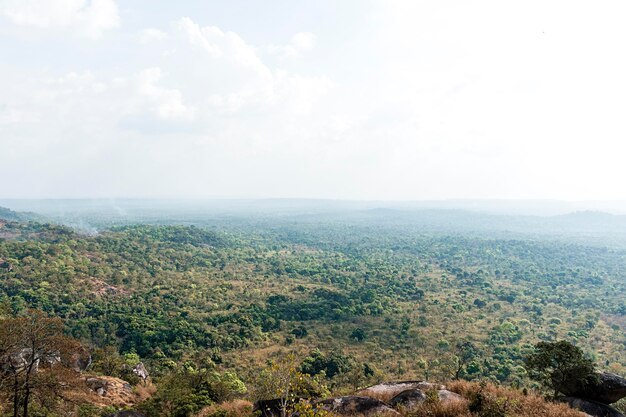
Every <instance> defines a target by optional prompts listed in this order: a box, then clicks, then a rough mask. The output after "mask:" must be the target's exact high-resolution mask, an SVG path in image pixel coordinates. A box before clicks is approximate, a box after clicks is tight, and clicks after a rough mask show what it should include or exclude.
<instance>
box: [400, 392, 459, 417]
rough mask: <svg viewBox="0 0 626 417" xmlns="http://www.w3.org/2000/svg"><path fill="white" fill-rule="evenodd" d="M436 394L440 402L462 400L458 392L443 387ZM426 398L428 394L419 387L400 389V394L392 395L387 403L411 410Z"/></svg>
mask: <svg viewBox="0 0 626 417" xmlns="http://www.w3.org/2000/svg"><path fill="white" fill-rule="evenodd" d="M437 396H438V397H439V401H441V402H442V403H450V402H457V401H462V400H463V397H461V396H460V395H459V394H456V393H454V392H452V391H448V390H445V389H440V390H437ZM427 399H428V395H427V394H426V392H424V391H423V390H421V389H419V388H414V389H408V390H406V391H402V392H401V393H400V394H398V395H396V396H395V397H393V398H392V399H391V400H390V401H389V405H391V406H392V407H394V408H404V409H406V410H408V411H411V410H412V409H414V408H415V407H416V406H418V405H419V404H420V403H422V402H424V401H426V400H427Z"/></svg>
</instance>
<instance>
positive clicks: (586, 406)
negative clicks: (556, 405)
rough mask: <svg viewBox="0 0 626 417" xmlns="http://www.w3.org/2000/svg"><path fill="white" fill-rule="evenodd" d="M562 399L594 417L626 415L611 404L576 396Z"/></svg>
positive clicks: (622, 416) (619, 416) (621, 416)
mask: <svg viewBox="0 0 626 417" xmlns="http://www.w3.org/2000/svg"><path fill="white" fill-rule="evenodd" d="M560 400H561V401H563V402H566V403H568V404H569V405H570V406H571V407H572V408H576V409H578V410H580V411H582V412H583V413H587V414H589V415H590V416H593V417H625V416H624V415H623V414H622V413H620V412H619V411H617V410H616V409H614V408H613V407H611V406H610V405H606V404H602V403H599V402H595V401H589V400H583V399H581V398H574V397H562V398H561V399H560Z"/></svg>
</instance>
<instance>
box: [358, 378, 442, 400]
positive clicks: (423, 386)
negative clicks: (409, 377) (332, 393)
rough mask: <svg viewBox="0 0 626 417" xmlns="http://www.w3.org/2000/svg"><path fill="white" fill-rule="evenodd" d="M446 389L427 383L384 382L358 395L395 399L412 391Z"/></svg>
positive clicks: (363, 390) (365, 389)
mask: <svg viewBox="0 0 626 417" xmlns="http://www.w3.org/2000/svg"><path fill="white" fill-rule="evenodd" d="M445 388H446V387H445V386H443V385H439V384H432V383H430V382H426V381H397V382H383V383H382V384H377V385H372V386H370V387H367V388H364V389H362V390H361V391H359V392H358V393H357V395H364V396H373V397H376V398H381V397H382V398H385V399H389V398H393V397H394V396H396V395H398V394H400V393H401V392H403V391H406V390H411V389H420V390H422V391H426V390H435V389H445Z"/></svg>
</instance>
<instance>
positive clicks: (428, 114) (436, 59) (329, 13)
mask: <svg viewBox="0 0 626 417" xmlns="http://www.w3.org/2000/svg"><path fill="white" fill-rule="evenodd" d="M625 14H626V3H624V2H623V1H622V0H615V1H611V0H599V1H595V2H590V1H577V0H563V1H560V0H548V1H546V0H542V1H535V0H527V1H524V2H513V1H502V0H494V1H480V0H477V1H465V0H460V1H451V0H438V1H419V0H410V1H409V0H407V1H400V0H342V1H340V2H338V1H336V0H316V1H307V2H304V1H293V0H281V1H278V0H263V1H261V0H258V1H243V0H229V1H227V2H224V1H210V0H179V1H175V2H173V1H169V0H0V179H1V180H2V182H1V186H0V198H133V197H137V198H141V197H151V198H152V197H158V198H162V197H165V198H167V197H171V198H177V197H179V198H182V197H184V198H211V197H218V198H329V199H357V200H433V199H434V200H440V199H551V200H626V187H625V186H624V185H623V182H624V180H626V163H624V159H625V156H626V117H625V116H626V76H624V74H626V54H625V53H624V41H625V40H626V25H624V24H623V16H624V15H625Z"/></svg>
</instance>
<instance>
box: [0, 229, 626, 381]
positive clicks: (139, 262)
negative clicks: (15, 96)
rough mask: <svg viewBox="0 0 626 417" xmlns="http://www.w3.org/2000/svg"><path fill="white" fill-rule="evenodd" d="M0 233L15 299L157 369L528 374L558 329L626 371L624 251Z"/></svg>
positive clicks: (455, 239)
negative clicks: (199, 361)
mask: <svg viewBox="0 0 626 417" xmlns="http://www.w3.org/2000/svg"><path fill="white" fill-rule="evenodd" d="M0 236H1V237H2V240H1V241H0V275H1V277H0V285H1V287H0V289H1V294H2V295H1V297H2V303H4V304H5V305H6V306H8V308H10V310H11V311H12V312H14V313H19V312H22V311H24V310H25V309H27V308H37V309H41V310H43V311H45V312H47V313H49V314H54V315H56V316H58V317H60V318H62V319H63V320H64V321H65V323H66V326H67V333H68V334H69V335H71V336H72V337H75V338H77V339H79V340H81V341H83V342H84V343H87V344H88V345H89V346H92V347H93V348H99V349H105V348H109V349H110V348H111V347H112V348H114V349H115V350H117V351H119V352H120V353H122V354H127V353H134V354H137V355H139V357H140V358H141V359H142V360H144V361H145V362H146V363H147V364H148V366H149V368H151V369H152V370H153V373H154V374H155V375H158V374H159V373H160V372H165V370H166V369H164V366H166V365H164V364H169V363H171V362H174V363H181V362H184V361H185V360H188V359H190V358H193V357H198V355H200V356H204V357H208V358H210V359H211V360H212V361H214V362H216V363H219V364H220V366H223V367H224V369H232V370H236V371H238V372H239V373H240V374H245V373H246V372H249V371H250V370H251V369H253V368H254V367H255V366H256V365H257V364H258V363H260V361H262V360H263V359H264V358H267V357H270V356H271V355H272V354H274V353H275V352H276V351H278V350H280V349H288V350H291V351H295V352H298V354H300V355H302V356H303V357H306V356H309V355H313V356H315V355H322V356H332V357H336V358H338V359H337V360H343V361H345V362H346V363H349V364H350V365H349V366H348V365H346V367H345V369H349V368H350V369H351V368H353V367H354V366H357V365H358V367H360V368H363V369H367V372H364V374H363V375H352V378H357V379H358V378H361V379H367V378H368V377H371V376H372V375H374V374H381V375H382V374H384V375H387V376H389V377H393V378H407V377H422V378H423V377H427V378H433V377H435V378H441V379H446V378H449V377H451V376H454V375H457V376H458V375H463V376H465V377H466V378H468V379H473V378H478V377H487V378H490V379H492V380H494V381H499V382H501V383H506V384H520V385H523V384H527V383H528V381H527V379H526V376H525V372H524V370H523V368H522V357H523V356H524V354H525V352H527V351H528V350H529V349H530V347H531V345H532V344H533V343H535V342H536V341H538V340H557V339H566V340H570V341H572V342H574V343H575V344H577V345H578V346H581V347H582V348H583V349H584V350H585V351H587V352H589V353H590V354H593V355H594V358H595V359H597V361H598V362H599V363H600V364H602V366H603V367H604V368H606V369H609V370H612V371H614V372H617V373H625V371H626V351H625V345H626V339H625V336H624V332H623V326H624V324H625V317H626V304H625V300H624V298H623V294H624V286H625V285H626V280H625V279H624V274H625V271H626V268H625V266H626V252H624V251H622V250H619V249H609V248H599V247H597V246H584V245H580V244H572V243H564V242H562V241H549V240H541V241H535V240H501V239H488V238H469V237H464V236H462V235H440V234H439V235H438V234H419V233H415V232H401V231H399V230H396V229H386V228H385V227H368V226H341V225H327V226H320V225H315V226H304V225H297V224H292V223H287V224H280V223H278V224H272V225H271V227H265V228H261V227H259V226H255V227H250V228H247V226H246V224H237V226H236V227H235V226H233V225H232V224H231V225H224V226H223V227H221V228H220V227H213V228H212V229H211V230H209V229H207V228H202V227H194V226H189V227H188V226H175V225H172V226H163V225H162V226H150V225H142V226H122V227H113V228H111V229H109V230H105V231H102V232H101V233H99V234H97V235H93V236H89V235H84V234H80V233H78V232H74V231H72V230H70V229H67V228H65V227H62V226H54V225H40V224H35V223H15V222H2V223H1V226H0ZM317 349H319V351H318V350H317ZM463 349H471V351H472V354H471V357H469V358H468V360H466V361H463V360H460V359H459V358H460V357H462V356H463V355H461V354H460V353H461V351H462V350H463ZM242 353H243V354H242ZM355 364H356V365H355ZM329 373H331V374H332V375H329ZM342 373H343V371H342V370H341V369H339V370H338V371H336V372H335V371H331V372H327V373H326V374H327V376H330V377H334V378H336V379H337V381H339V379H340V377H341V376H342ZM337 383H339V382H337Z"/></svg>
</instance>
